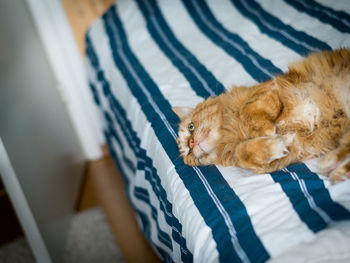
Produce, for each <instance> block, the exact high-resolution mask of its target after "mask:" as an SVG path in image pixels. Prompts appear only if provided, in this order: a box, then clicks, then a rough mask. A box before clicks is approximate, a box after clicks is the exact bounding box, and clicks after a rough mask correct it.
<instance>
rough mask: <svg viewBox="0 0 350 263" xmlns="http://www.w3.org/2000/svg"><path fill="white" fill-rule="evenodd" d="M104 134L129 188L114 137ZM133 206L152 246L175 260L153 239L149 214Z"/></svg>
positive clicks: (167, 259)
mask: <svg viewBox="0 0 350 263" xmlns="http://www.w3.org/2000/svg"><path fill="white" fill-rule="evenodd" d="M104 135H105V138H106V142H107V144H108V147H109V149H110V151H111V154H112V157H113V159H114V161H115V163H116V164H117V165H118V168H119V169H120V172H121V174H122V175H123V177H124V181H125V184H126V188H127V189H128V185H129V180H128V178H127V177H126V176H125V175H126V173H125V171H124V170H123V166H121V163H120V160H119V158H118V155H117V154H116V152H115V151H114V147H113V143H112V140H113V138H112V137H110V135H109V133H108V132H107V131H104ZM127 196H128V198H129V200H130V203H131V204H132V205H133V203H132V202H131V198H130V193H129V192H128V191H127ZM133 208H134V210H135V212H136V214H137V215H138V217H139V218H140V222H141V225H142V229H143V232H144V235H145V237H146V238H147V239H148V240H149V242H150V243H151V244H152V246H153V247H154V248H155V249H156V250H157V252H158V254H159V255H161V257H162V258H163V260H164V262H173V261H172V259H171V256H170V255H169V254H168V253H167V252H165V251H164V250H163V249H162V248H160V247H159V246H157V245H156V244H155V243H154V242H153V241H152V239H151V227H150V225H151V224H150V222H149V220H148V218H147V215H145V214H144V213H143V212H142V211H141V210H139V209H138V208H137V207H136V206H134V205H133Z"/></svg>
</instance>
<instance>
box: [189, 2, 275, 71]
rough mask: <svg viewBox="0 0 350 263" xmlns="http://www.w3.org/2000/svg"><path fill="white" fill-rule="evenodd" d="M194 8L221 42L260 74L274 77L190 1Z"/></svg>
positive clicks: (195, 3)
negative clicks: (238, 54) (237, 51)
mask: <svg viewBox="0 0 350 263" xmlns="http://www.w3.org/2000/svg"><path fill="white" fill-rule="evenodd" d="M191 2H192V4H193V6H194V8H195V9H196V10H197V13H198V14H199V16H200V18H201V20H202V22H204V23H205V24H206V25H207V26H208V27H209V28H210V29H211V30H212V31H214V32H215V33H216V34H217V35H219V36H220V37H221V40H224V41H225V42H227V43H229V44H231V45H232V46H234V47H235V48H236V49H238V50H239V52H241V53H242V54H243V55H244V56H246V57H248V58H249V60H250V61H251V62H252V63H253V64H254V65H255V66H256V67H257V68H259V69H260V70H261V71H262V72H264V73H265V74H266V75H268V76H269V77H270V78H273V77H274V76H273V75H272V74H271V73H270V72H269V71H267V70H266V69H265V68H264V67H262V66H261V65H260V64H259V63H258V61H257V60H256V59H255V57H253V56H251V55H250V54H248V53H247V52H245V50H244V49H243V48H242V47H241V46H239V45H237V43H235V42H234V41H232V40H231V39H230V38H228V37H226V35H225V34H224V33H222V32H221V31H220V30H218V29H217V28H216V27H215V26H214V25H213V24H211V23H210V21H209V20H208V19H207V18H206V16H205V15H204V14H203V13H202V12H201V9H200V7H199V6H198V4H197V1H196V0H195V1H193V0H191Z"/></svg>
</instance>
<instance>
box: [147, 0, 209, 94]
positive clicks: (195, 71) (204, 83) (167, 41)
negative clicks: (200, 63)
mask: <svg viewBox="0 0 350 263" xmlns="http://www.w3.org/2000/svg"><path fill="white" fill-rule="evenodd" d="M144 3H145V4H146V6H147V9H148V11H149V12H150V13H152V7H151V6H150V5H149V2H148V1H147V0H146V1H144ZM151 22H152V24H153V25H154V27H155V28H156V30H157V31H158V35H159V36H160V37H161V38H162V40H163V41H164V43H165V44H166V45H167V46H168V48H170V49H171V51H172V52H173V53H174V54H175V55H176V57H177V58H178V59H179V60H181V61H182V63H184V64H185V65H186V67H187V68H188V69H189V70H190V71H191V72H192V73H193V74H194V75H195V76H196V78H197V79H198V80H199V81H200V82H201V83H202V85H203V87H204V89H205V90H206V91H207V92H208V93H209V94H210V96H215V95H216V94H215V92H213V91H212V89H211V88H210V87H209V86H208V84H207V82H206V81H205V80H204V79H203V78H202V76H201V75H200V73H198V72H197V70H196V68H194V67H192V65H191V64H189V63H188V61H187V60H186V58H184V57H183V56H182V54H181V53H180V52H178V51H177V49H176V48H175V47H174V45H173V44H172V42H170V41H169V39H168V38H167V37H166V36H165V33H164V32H163V31H162V29H161V27H160V26H159V24H158V21H157V20H156V18H155V16H151Z"/></svg>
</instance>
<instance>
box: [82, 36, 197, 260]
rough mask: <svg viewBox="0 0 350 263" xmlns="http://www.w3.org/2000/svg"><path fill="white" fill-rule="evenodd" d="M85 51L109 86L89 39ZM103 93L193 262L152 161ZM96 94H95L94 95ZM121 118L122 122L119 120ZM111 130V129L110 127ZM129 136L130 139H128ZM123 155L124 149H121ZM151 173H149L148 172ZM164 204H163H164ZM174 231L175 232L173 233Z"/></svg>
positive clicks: (122, 113) (119, 109)
mask: <svg viewBox="0 0 350 263" xmlns="http://www.w3.org/2000/svg"><path fill="white" fill-rule="evenodd" d="M86 42H87V51H88V56H89V58H90V60H91V61H92V63H93V64H94V67H95V70H96V71H97V72H99V74H98V75H99V76H100V81H101V82H102V83H103V84H104V86H105V85H107V86H108V85H109V83H108V82H107V81H106V79H105V77H104V74H103V72H102V70H101V69H100V66H99V63H98V58H97V56H96V54H95V52H94V50H93V46H92V43H91V41H90V39H87V41H86ZM103 90H104V92H105V93H106V96H107V97H108V99H109V101H110V104H111V108H112V111H113V112H114V115H115V117H116V119H117V121H118V123H119V125H121V127H122V130H123V131H124V133H127V134H125V136H126V138H127V141H128V143H129V146H130V148H131V149H133V151H134V153H135V155H136V156H137V158H138V164H137V166H138V170H145V166H147V168H148V169H146V176H145V177H146V179H147V180H148V181H149V182H150V184H151V185H152V188H153V190H154V192H155V194H156V196H157V197H158V199H159V201H160V208H161V210H162V211H163V212H164V215H165V218H166V221H167V223H168V224H169V225H170V226H172V237H173V239H174V241H176V242H177V243H179V245H180V248H181V258H182V261H183V262H192V261H193V255H192V254H191V252H190V251H189V250H188V249H187V245H186V239H185V238H183V237H182V235H181V231H182V225H181V224H180V223H179V221H178V219H177V218H176V217H175V216H174V215H173V214H172V213H171V211H172V204H171V203H170V202H169V201H168V200H167V197H166V192H165V190H164V188H163V187H162V185H161V182H160V179H159V176H158V175H157V174H156V173H157V172H156V169H155V168H154V167H153V166H152V160H151V159H150V158H149V157H148V156H146V151H145V150H144V149H142V148H141V147H140V139H138V138H137V135H136V133H135V132H134V131H133V130H132V127H131V124H130V122H129V121H128V120H127V118H126V113H125V111H124V110H123V108H122V107H121V106H120V105H119V103H118V101H117V100H116V99H115V98H114V97H113V95H112V93H111V91H110V89H109V87H107V88H106V87H104V88H103ZM96 94H97V93H96ZM105 117H106V120H107V122H108V123H109V125H108V126H109V127H110V126H112V127H113V123H112V122H113V121H112V118H111V117H110V116H109V115H108V113H107V112H105ZM120 118H122V120H121V119H120ZM110 129H111V127H110ZM113 133H115V134H114V135H113V137H114V138H115V139H117V138H118V137H117V136H116V132H115V131H113ZM130 135H131V136H132V138H130ZM121 149H122V151H123V155H125V153H124V147H121ZM150 171H151V172H150ZM164 203H165V204H164ZM174 230H175V231H174Z"/></svg>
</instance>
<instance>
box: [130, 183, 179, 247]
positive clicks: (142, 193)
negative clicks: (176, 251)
mask: <svg viewBox="0 0 350 263" xmlns="http://www.w3.org/2000/svg"><path fill="white" fill-rule="evenodd" d="M134 196H135V197H136V198H138V199H140V200H141V201H143V202H145V203H146V204H147V205H149V206H150V208H151V215H152V218H153V219H154V222H155V224H156V227H157V235H158V239H159V240H160V241H161V242H162V243H163V244H164V245H166V246H167V247H168V248H169V249H171V250H173V245H172V241H171V238H170V236H169V235H168V234H167V233H165V232H164V231H163V230H162V229H161V228H160V226H159V220H158V211H157V209H156V208H155V207H154V206H153V205H152V203H151V200H150V198H149V194H148V191H147V190H146V189H144V188H141V187H138V186H135V187H134Z"/></svg>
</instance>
